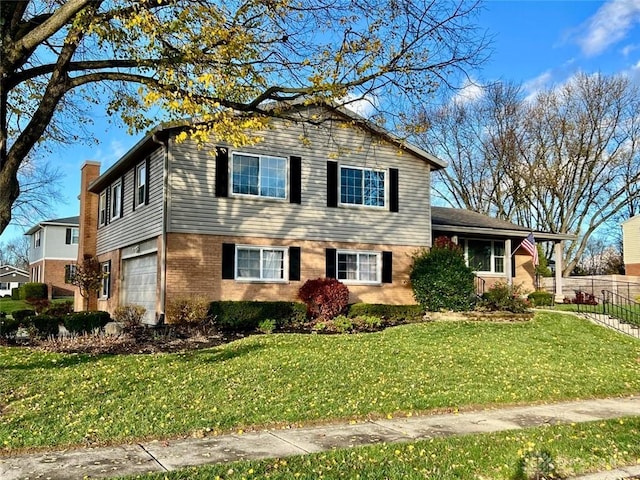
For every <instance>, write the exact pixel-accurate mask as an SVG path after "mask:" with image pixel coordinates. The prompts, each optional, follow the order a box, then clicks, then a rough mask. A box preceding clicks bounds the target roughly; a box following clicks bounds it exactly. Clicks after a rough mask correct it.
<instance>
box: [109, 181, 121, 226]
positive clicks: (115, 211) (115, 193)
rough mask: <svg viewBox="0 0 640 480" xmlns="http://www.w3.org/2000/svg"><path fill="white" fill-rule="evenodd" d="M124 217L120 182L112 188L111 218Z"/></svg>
mask: <svg viewBox="0 0 640 480" xmlns="http://www.w3.org/2000/svg"><path fill="white" fill-rule="evenodd" d="M121 216H122V183H121V182H118V183H115V184H113V186H112V187H111V218H112V219H113V218H120V217H121Z"/></svg>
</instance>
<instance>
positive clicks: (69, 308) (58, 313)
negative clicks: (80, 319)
mask: <svg viewBox="0 0 640 480" xmlns="http://www.w3.org/2000/svg"><path fill="white" fill-rule="evenodd" d="M44 313H45V314H47V315H53V316H54V317H63V316H65V315H67V314H69V313H73V302H71V301H66V302H59V303H52V304H51V305H49V308H47V309H46V310H45V311H44Z"/></svg>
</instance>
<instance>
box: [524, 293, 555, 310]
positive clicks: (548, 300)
mask: <svg viewBox="0 0 640 480" xmlns="http://www.w3.org/2000/svg"><path fill="white" fill-rule="evenodd" d="M527 298H528V299H529V300H531V303H532V304H533V305H534V306H536V307H547V306H551V305H553V295H552V294H551V293H549V292H544V291H537V292H532V293H530V294H529V296H528V297H527Z"/></svg>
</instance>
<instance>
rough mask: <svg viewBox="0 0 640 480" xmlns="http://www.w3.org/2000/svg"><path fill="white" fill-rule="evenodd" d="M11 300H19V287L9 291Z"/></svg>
mask: <svg viewBox="0 0 640 480" xmlns="http://www.w3.org/2000/svg"><path fill="white" fill-rule="evenodd" d="M11 300H20V287H15V288H12V289H11Z"/></svg>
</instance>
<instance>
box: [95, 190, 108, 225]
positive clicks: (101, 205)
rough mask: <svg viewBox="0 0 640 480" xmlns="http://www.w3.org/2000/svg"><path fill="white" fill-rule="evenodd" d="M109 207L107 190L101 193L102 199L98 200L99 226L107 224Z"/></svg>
mask: <svg viewBox="0 0 640 480" xmlns="http://www.w3.org/2000/svg"><path fill="white" fill-rule="evenodd" d="M108 208H109V207H108V205H107V191H106V190H105V191H103V192H102V193H101V194H100V199H99V200H98V226H99V227H104V226H105V225H106V224H107V215H108ZM103 213H104V215H103Z"/></svg>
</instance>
